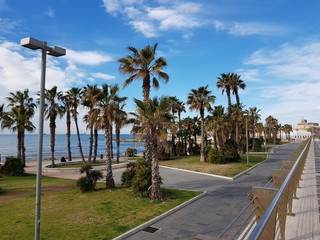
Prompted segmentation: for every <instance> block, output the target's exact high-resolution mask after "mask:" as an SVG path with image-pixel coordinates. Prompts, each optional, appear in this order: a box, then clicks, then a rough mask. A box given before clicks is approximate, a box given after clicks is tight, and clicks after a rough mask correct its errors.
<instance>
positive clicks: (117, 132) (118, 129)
mask: <svg viewBox="0 0 320 240" xmlns="http://www.w3.org/2000/svg"><path fill="white" fill-rule="evenodd" d="M116 144H117V163H119V162H120V127H118V126H116Z"/></svg>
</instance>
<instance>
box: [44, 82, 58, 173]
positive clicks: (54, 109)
mask: <svg viewBox="0 0 320 240" xmlns="http://www.w3.org/2000/svg"><path fill="white" fill-rule="evenodd" d="M38 95H39V93H38ZM44 97H45V102H46V103H45V115H46V119H49V120H50V122H49V127H50V148H51V162H52V167H54V165H55V164H54V149H55V139H56V119H57V116H59V117H60V118H61V117H62V116H63V113H64V107H63V106H62V105H61V104H60V103H61V99H62V92H61V91H58V90H57V86H54V87H52V88H51V89H45V93H44Z"/></svg>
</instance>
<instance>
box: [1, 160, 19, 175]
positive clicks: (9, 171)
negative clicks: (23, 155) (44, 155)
mask: <svg viewBox="0 0 320 240" xmlns="http://www.w3.org/2000/svg"><path fill="white" fill-rule="evenodd" d="M1 172H2V173H3V174H5V175H10V176H22V175H23V173H24V163H23V161H22V160H21V159H19V158H16V157H6V161H5V163H4V165H3V166H1Z"/></svg>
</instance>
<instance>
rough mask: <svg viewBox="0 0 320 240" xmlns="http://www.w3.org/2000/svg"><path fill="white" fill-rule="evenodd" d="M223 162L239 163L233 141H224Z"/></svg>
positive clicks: (236, 148) (235, 144)
mask: <svg viewBox="0 0 320 240" xmlns="http://www.w3.org/2000/svg"><path fill="white" fill-rule="evenodd" d="M223 158H224V161H225V162H238V161H240V155H239V153H238V144H237V143H236V141H235V140H233V139H228V140H227V141H226V148H225V151H224V155H223Z"/></svg>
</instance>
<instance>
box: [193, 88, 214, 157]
mask: <svg viewBox="0 0 320 240" xmlns="http://www.w3.org/2000/svg"><path fill="white" fill-rule="evenodd" d="M207 88H208V86H205V87H199V88H198V89H191V92H190V93H189V94H188V101H187V104H188V105H189V108H190V110H197V111H199V112H200V121H201V149H200V161H201V162H205V142H206V141H205V132H204V129H205V128H204V112H205V110H209V111H210V110H211V109H212V107H211V103H214V102H215V99H216V97H215V96H214V95H210V94H211V91H209V90H208V89H207Z"/></svg>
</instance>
